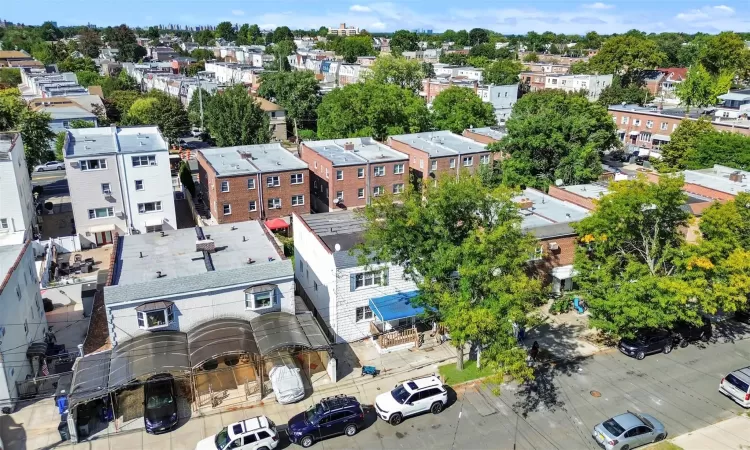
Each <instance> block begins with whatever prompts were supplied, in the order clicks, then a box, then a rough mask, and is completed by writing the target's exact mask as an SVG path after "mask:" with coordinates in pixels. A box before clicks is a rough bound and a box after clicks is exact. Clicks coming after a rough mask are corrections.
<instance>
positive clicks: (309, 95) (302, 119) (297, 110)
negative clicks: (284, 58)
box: [258, 70, 320, 136]
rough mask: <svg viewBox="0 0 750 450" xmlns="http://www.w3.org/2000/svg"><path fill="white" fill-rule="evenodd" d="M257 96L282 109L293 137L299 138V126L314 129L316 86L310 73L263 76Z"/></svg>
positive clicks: (316, 100) (303, 71) (316, 104)
mask: <svg viewBox="0 0 750 450" xmlns="http://www.w3.org/2000/svg"><path fill="white" fill-rule="evenodd" d="M258 95H260V96H261V97H263V98H266V99H268V100H271V101H273V102H275V103H278V104H279V105H281V106H282V107H283V108H284V109H285V110H286V115H287V120H288V121H290V122H291V125H292V128H293V129H294V133H295V135H296V136H298V135H299V128H300V125H301V126H302V127H304V128H315V121H316V119H317V113H316V109H317V108H318V105H319V104H320V84H319V83H318V80H317V79H316V78H315V74H314V73H313V72H312V71H309V70H296V71H294V72H267V73H264V74H263V76H262V83H261V84H260V87H259V88H258Z"/></svg>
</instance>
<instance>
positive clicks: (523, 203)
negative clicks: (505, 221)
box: [518, 197, 534, 209]
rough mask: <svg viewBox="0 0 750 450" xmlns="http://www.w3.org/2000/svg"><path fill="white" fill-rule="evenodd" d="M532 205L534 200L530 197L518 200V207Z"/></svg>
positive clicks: (525, 207)
mask: <svg viewBox="0 0 750 450" xmlns="http://www.w3.org/2000/svg"><path fill="white" fill-rule="evenodd" d="M532 206H534V202H532V201H531V200H530V199H528V198H526V197H524V198H522V199H521V200H519V201H518V207H519V208H521V209H529V208H531V207H532Z"/></svg>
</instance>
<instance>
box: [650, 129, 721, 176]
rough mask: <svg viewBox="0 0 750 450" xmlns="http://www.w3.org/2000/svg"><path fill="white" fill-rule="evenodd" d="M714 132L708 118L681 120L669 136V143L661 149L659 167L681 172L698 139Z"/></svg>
mask: <svg viewBox="0 0 750 450" xmlns="http://www.w3.org/2000/svg"><path fill="white" fill-rule="evenodd" d="M713 131H714V127H713V125H711V121H710V120H709V119H708V118H704V117H701V118H700V119H699V120H683V121H682V122H680V124H679V125H678V126H677V129H676V130H674V132H673V133H672V135H671V136H670V141H669V142H668V143H667V144H666V145H664V147H662V160H661V163H660V164H661V165H663V166H664V167H665V168H671V169H672V170H682V169H684V168H685V167H686V166H687V158H689V157H690V155H691V154H692V153H693V152H695V148H696V146H697V144H698V139H699V138H700V137H701V136H702V135H704V134H706V133H711V132H713Z"/></svg>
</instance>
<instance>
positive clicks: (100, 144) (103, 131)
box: [65, 125, 169, 158]
mask: <svg viewBox="0 0 750 450" xmlns="http://www.w3.org/2000/svg"><path fill="white" fill-rule="evenodd" d="M168 149H169V145H168V144H167V141H166V140H165V139H164V136H162V134H161V132H160V131H159V128H158V127H157V126H155V125H151V126H139V127H116V126H111V127H99V128H78V129H70V130H68V139H67V141H66V143H65V157H66V158H79V157H88V156H98V155H110V154H116V153H145V152H158V151H164V152H166V151H168Z"/></svg>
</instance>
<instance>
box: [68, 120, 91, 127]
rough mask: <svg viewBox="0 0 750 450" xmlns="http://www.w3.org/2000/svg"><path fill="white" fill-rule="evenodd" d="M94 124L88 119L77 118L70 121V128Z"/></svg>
mask: <svg viewBox="0 0 750 450" xmlns="http://www.w3.org/2000/svg"><path fill="white" fill-rule="evenodd" d="M93 126H94V123H93V122H90V121H88V120H82V119H76V120H71V121H70V128H92V127H93Z"/></svg>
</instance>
